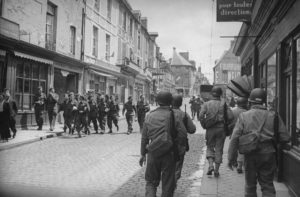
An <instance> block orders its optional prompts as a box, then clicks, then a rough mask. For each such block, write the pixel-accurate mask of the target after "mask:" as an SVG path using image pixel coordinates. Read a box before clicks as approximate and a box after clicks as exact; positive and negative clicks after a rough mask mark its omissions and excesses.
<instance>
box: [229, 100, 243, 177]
mask: <svg viewBox="0 0 300 197" xmlns="http://www.w3.org/2000/svg"><path fill="white" fill-rule="evenodd" d="M236 103H237V107H236V108H233V109H232V113H233V117H234V119H233V121H232V123H231V124H230V125H229V128H230V129H231V130H233V128H234V126H235V124H236V122H237V119H238V117H239V115H240V114H241V113H243V112H246V111H247V107H248V99H247V98H246V97H238V98H237V100H236ZM237 165H238V166H237V169H236V170H237V172H238V173H239V174H240V173H243V165H244V155H243V154H240V153H238V155H237Z"/></svg>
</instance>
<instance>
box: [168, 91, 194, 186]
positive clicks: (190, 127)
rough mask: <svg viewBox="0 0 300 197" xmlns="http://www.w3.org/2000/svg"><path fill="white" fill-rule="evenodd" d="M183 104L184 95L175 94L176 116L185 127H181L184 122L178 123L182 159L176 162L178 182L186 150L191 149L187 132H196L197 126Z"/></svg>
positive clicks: (179, 147)
mask: <svg viewBox="0 0 300 197" xmlns="http://www.w3.org/2000/svg"><path fill="white" fill-rule="evenodd" d="M181 105H182V96H181V95H179V94H175V95H173V100H172V107H173V110H174V114H175V117H178V119H179V120H182V121H183V125H184V127H181V126H182V124H179V125H178V126H177V125H176V128H177V130H178V137H177V140H178V150H179V158H180V160H179V161H178V162H176V170H175V180H176V183H177V181H178V180H179V178H180V177H181V171H182V167H183V161H184V155H185V153H186V151H188V150H189V145H188V138H187V137H188V136H187V133H190V134H193V133H195V132H196V126H195V124H194V123H193V121H192V119H191V117H190V116H189V115H188V114H187V113H186V112H183V111H181V109H180V107H181Z"/></svg>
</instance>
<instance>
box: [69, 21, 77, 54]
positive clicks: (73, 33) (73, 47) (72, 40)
mask: <svg viewBox="0 0 300 197" xmlns="http://www.w3.org/2000/svg"><path fill="white" fill-rule="evenodd" d="M70 31H71V36H70V53H71V54H73V55H75V51H76V27H75V26H70Z"/></svg>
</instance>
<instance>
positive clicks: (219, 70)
mask: <svg viewBox="0 0 300 197" xmlns="http://www.w3.org/2000/svg"><path fill="white" fill-rule="evenodd" d="M234 45H235V41H234V40H232V41H231V43H230V48H229V50H227V51H224V53H223V55H222V57H221V58H220V59H219V60H218V61H217V62H216V65H215V67H214V68H213V71H214V84H215V85H221V86H223V87H224V89H226V85H227V84H228V83H229V82H230V80H231V79H234V78H236V77H237V76H240V75H241V63H240V58H239V57H237V56H235V54H234V53H233V48H234ZM226 95H227V96H233V95H232V92H231V91H229V90H228V91H227V90H226Z"/></svg>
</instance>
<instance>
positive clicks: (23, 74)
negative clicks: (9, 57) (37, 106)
mask: <svg viewBox="0 0 300 197" xmlns="http://www.w3.org/2000/svg"><path fill="white" fill-rule="evenodd" d="M47 70H48V69H47V66H46V65H44V64H37V63H35V62H22V61H19V62H18V63H17V65H16V73H17V74H16V86H15V88H16V102H17V104H18V108H19V109H20V110H22V111H23V110H33V97H34V95H35V94H36V93H37V88H38V86H42V87H43V90H44V91H45V90H46V87H47V73H48V72H47Z"/></svg>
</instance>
